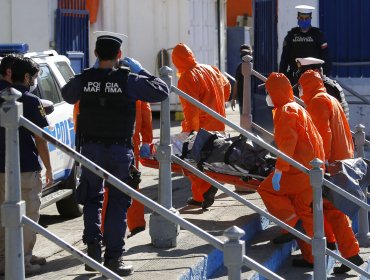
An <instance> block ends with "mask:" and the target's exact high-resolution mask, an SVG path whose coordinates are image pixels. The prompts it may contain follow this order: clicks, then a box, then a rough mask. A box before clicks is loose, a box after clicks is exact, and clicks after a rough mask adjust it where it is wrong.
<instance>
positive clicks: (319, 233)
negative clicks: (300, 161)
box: [310, 158, 326, 280]
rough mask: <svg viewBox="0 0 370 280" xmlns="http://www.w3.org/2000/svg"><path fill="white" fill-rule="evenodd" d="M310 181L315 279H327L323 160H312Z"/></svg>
mask: <svg viewBox="0 0 370 280" xmlns="http://www.w3.org/2000/svg"><path fill="white" fill-rule="evenodd" d="M310 164H311V166H312V169H311V170H310V183H311V186H312V189H313V226H314V228H313V229H314V236H313V238H312V255H313V257H314V274H313V276H314V279H315V280H316V279H317V280H325V279H326V256H325V250H326V237H325V233H324V213H323V202H322V183H323V179H324V173H323V170H322V168H321V166H322V164H323V162H322V161H321V160H320V159H317V158H316V159H314V160H312V161H311V162H310Z"/></svg>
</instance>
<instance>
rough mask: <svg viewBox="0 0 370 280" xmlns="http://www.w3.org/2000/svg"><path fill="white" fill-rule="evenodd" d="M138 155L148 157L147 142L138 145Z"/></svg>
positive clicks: (148, 148)
mask: <svg viewBox="0 0 370 280" xmlns="http://www.w3.org/2000/svg"><path fill="white" fill-rule="evenodd" d="M140 157H141V158H149V157H150V146H149V144H143V145H142V146H141V147H140Z"/></svg>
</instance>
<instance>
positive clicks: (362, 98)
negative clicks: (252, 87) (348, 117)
mask: <svg viewBox="0 0 370 280" xmlns="http://www.w3.org/2000/svg"><path fill="white" fill-rule="evenodd" d="M223 74H225V76H226V77H227V78H229V79H230V80H232V81H234V82H235V81H236V79H235V78H234V77H233V76H231V75H230V74H229V73H227V72H223ZM251 74H253V75H254V76H255V77H257V78H259V79H260V80H261V81H263V82H266V80H267V78H266V77H265V76H263V75H262V74H260V73H258V72H257V71H255V70H253V69H252V72H251ZM337 82H338V83H339V84H340V86H341V87H342V88H344V89H345V90H347V91H348V92H349V93H351V94H352V95H353V96H355V97H357V98H358V99H360V100H362V101H363V103H365V104H368V105H370V101H369V100H368V99H367V98H365V97H363V96H362V95H360V94H359V93H358V92H355V91H354V90H353V89H351V88H349V87H347V86H346V85H343V84H342V83H340V82H339V81H337ZM294 100H295V101H296V102H297V103H298V104H299V105H301V106H302V107H306V105H305V104H304V102H303V100H302V99H300V98H299V97H296V96H294ZM363 103H358V104H363ZM356 104H357V103H356ZM252 127H254V128H255V129H257V130H258V131H261V132H262V133H263V134H265V135H268V134H270V136H273V134H271V133H270V132H268V131H267V130H264V129H263V128H261V127H258V126H257V124H255V123H252ZM261 129H263V131H262V130H261ZM351 133H352V135H354V134H355V132H353V131H352V130H351ZM365 144H366V145H367V146H370V141H369V140H367V139H365Z"/></svg>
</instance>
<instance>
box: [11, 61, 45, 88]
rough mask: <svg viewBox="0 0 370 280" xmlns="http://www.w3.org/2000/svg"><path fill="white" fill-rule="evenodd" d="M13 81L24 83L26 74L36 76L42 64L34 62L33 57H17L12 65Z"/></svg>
mask: <svg viewBox="0 0 370 280" xmlns="http://www.w3.org/2000/svg"><path fill="white" fill-rule="evenodd" d="M11 69H12V82H13V83H23V82H24V76H25V75H26V74H27V73H28V74H30V76H31V77H32V76H34V75H35V74H36V73H38V72H39V71H40V66H39V65H38V64H37V63H36V62H34V61H33V60H32V59H31V58H28V57H23V58H20V59H17V60H16V61H15V62H14V63H13V66H12V68H11Z"/></svg>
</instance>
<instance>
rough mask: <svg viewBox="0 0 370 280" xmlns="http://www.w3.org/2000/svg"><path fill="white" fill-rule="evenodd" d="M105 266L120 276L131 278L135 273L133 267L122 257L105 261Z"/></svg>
mask: <svg viewBox="0 0 370 280" xmlns="http://www.w3.org/2000/svg"><path fill="white" fill-rule="evenodd" d="M104 266H105V267H106V268H108V269H110V270H112V271H113V272H115V273H117V274H118V275H119V276H129V275H131V274H132V273H134V268H133V266H132V265H129V264H125V263H124V262H123V258H122V257H120V258H118V259H106V260H105V261H104Z"/></svg>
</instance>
